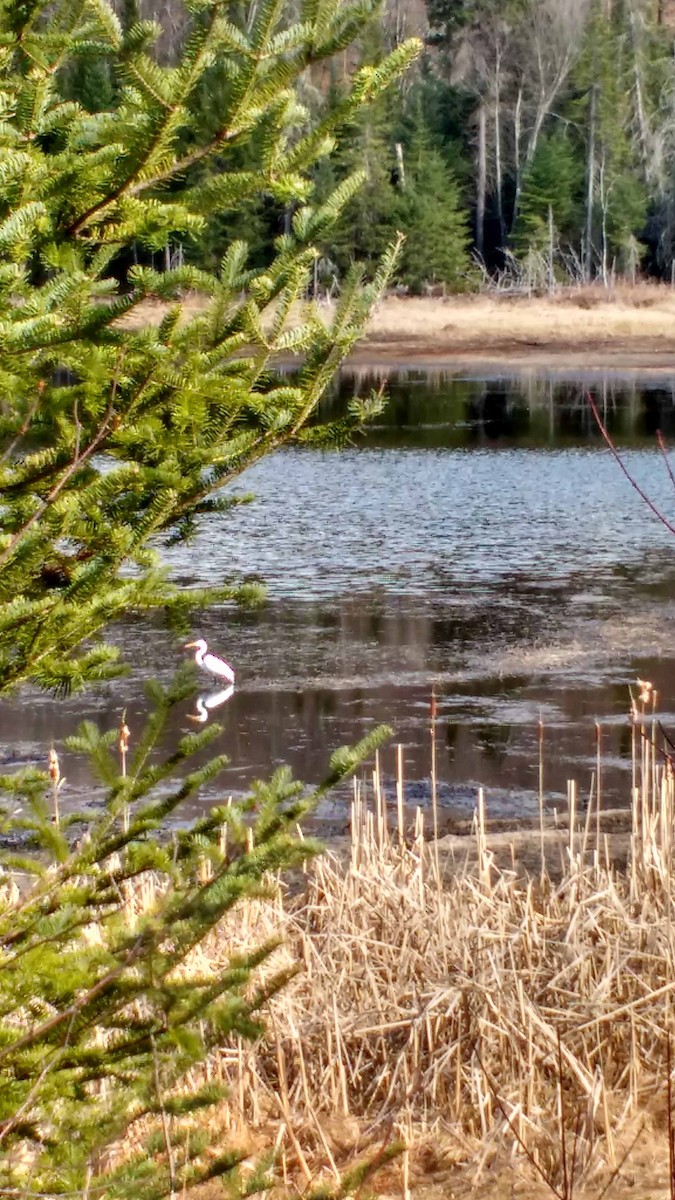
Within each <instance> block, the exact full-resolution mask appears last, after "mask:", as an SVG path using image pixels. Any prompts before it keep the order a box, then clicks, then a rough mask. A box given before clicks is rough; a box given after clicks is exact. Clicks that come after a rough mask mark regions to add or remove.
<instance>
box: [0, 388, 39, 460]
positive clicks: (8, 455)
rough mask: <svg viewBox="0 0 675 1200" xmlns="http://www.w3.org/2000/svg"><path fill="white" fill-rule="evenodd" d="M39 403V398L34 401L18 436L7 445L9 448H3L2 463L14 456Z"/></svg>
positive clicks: (0, 457) (0, 456)
mask: <svg viewBox="0 0 675 1200" xmlns="http://www.w3.org/2000/svg"><path fill="white" fill-rule="evenodd" d="M38 403H39V401H38V400H34V401H33V403H32V404H31V406H30V408H29V409H28V414H27V416H26V418H25V420H24V422H23V424H22V426H21V428H20V430H19V432H18V433H17V435H16V437H14V438H13V439H12V441H11V442H10V443H9V446H7V448H6V449H5V450H3V452H2V454H1V455H0V463H3V462H7V460H8V459H9V458H11V457H12V454H13V453H14V451H15V450H16V447H17V446H18V444H19V442H20V441H21V439H22V438H23V437H25V436H26V434H27V433H28V430H29V429H30V427H31V425H32V423H33V417H34V416H35V414H36V412H37V409H38Z"/></svg>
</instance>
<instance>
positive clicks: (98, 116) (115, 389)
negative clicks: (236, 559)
mask: <svg viewBox="0 0 675 1200" xmlns="http://www.w3.org/2000/svg"><path fill="white" fill-rule="evenodd" d="M193 15H194V20H193V27H192V32H191V35H190V37H189V39H188V41H187V44H186V45H185V47H184V51H183V54H182V57H181V59H180V61H179V62H178V64H177V65H175V66H174V67H170V68H169V67H162V66H160V65H159V64H158V63H157V61H156V60H155V59H154V58H153V56H152V52H151V51H152V43H153V39H154V38H155V37H156V35H157V32H158V31H157V29H156V27H155V26H154V25H153V24H152V23H148V22H137V23H135V24H133V25H131V27H129V28H127V29H123V27H122V25H121V24H120V22H119V20H118V19H117V17H116V15H115V13H114V11H113V9H112V7H111V6H110V5H109V3H108V2H107V0H85V3H83V4H82V5H73V4H71V3H69V2H67V0H61V2H58V0H57V3H54V2H53V0H48V2H47V0H28V2H24V0H21V2H20V0H4V2H3V3H2V5H0V249H1V251H2V264H1V265H0V390H1V392H2V396H3V407H2V411H1V412H0V438H1V439H2V445H3V446H4V453H3V454H2V460H1V461H0V489H1V490H2V497H3V504H2V510H1V520H0V687H1V688H7V687H9V686H11V685H13V684H15V683H17V682H19V681H21V680H25V679H33V680H35V681H37V682H38V683H39V684H41V685H43V686H45V687H51V688H56V689H62V690H67V689H70V688H74V687H78V686H80V685H82V684H83V683H84V682H86V681H87V680H95V679H101V678H103V677H105V676H106V675H107V674H109V673H110V672H111V671H113V670H115V669H116V655H115V652H114V650H113V649H112V648H111V647H109V646H106V645H101V644H97V643H96V642H94V643H93V644H90V646H89V648H88V649H87V650H86V651H85V652H78V647H79V646H80V645H81V643H82V642H83V640H84V639H89V640H90V643H91V639H95V638H96V635H97V634H98V633H99V631H100V630H101V628H102V627H103V626H104V625H105V624H106V623H107V622H108V621H110V620H111V619H112V618H113V617H115V616H116V615H118V614H120V613H122V612H125V611H128V610H129V609H152V608H158V607H161V608H163V609H166V608H168V609H172V608H173V609H174V610H176V611H177V612H181V611H184V610H185V606H186V604H187V603H188V600H187V599H186V597H185V595H184V594H183V593H179V592H178V591H177V590H176V589H174V588H173V587H172V586H171V585H170V583H169V582H168V581H167V579H166V578H165V575H164V573H163V571H162V567H161V559H160V554H159V551H160V548H161V544H162V541H163V540H165V539H166V538H172V539H187V538H189V536H190V534H191V533H192V531H193V530H194V528H195V523H196V522H197V521H198V520H200V519H201V520H204V519H208V517H209V516H210V515H211V514H213V513H214V512H217V511H219V510H221V509H222V508H223V507H226V506H227V504H228V503H229V502H230V501H228V499H227V497H226V496H224V495H223V492H222V489H223V488H224V487H226V485H227V484H229V483H230V482H231V481H233V480H235V479H236V478H238V477H239V476H240V474H241V473H242V471H243V470H245V468H246V467H247V466H248V465H250V464H251V463H253V462H255V461H256V460H257V459H259V458H260V457H261V456H262V455H264V454H267V453H270V452H271V451H273V450H275V449H276V448H278V447H279V446H281V445H283V444H285V443H288V442H290V441H293V440H297V439H299V438H300V437H301V436H302V431H303V426H304V425H305V423H306V421H307V419H308V417H309V416H310V415H311V413H312V412H313V410H314V408H315V406H316V403H317V401H318V400H319V398H320V396H321V395H322V393H323V391H324V389H325V388H326V386H327V384H328V382H329V381H330V379H331V378H332V376H333V374H334V372H335V370H336V369H337V367H338V366H339V365H340V363H341V362H342V361H343V359H344V357H345V355H346V354H347V353H348V352H349V350H350V349H351V347H352V346H353V344H354V342H355V340H356V339H357V338H358V336H359V335H360V333H361V331H362V329H363V325H364V322H365V319H366V317H367V315H368V313H369V310H370V307H371V306H372V304H373V302H374V301H375V300H376V299H377V297H378V295H379V294H380V293H381V291H382V289H383V287H384V286H385V283H386V280H387V277H388V273H389V272H390V270H391V267H392V265H393V261H394V257H395V249H394V248H392V249H390V250H389V251H388V252H387V253H385V255H384V258H383V262H382V264H381V267H380V269H379V270H378V272H377V273H376V275H375V277H374V279H373V280H372V282H371V283H370V284H369V285H368V286H367V287H360V286H359V284H358V282H356V281H355V283H354V286H352V287H349V288H347V289H345V292H344V294H343V297H342V302H341V305H340V309H339V311H338V313H337V314H336V317H335V320H334V322H333V323H332V324H331V325H329V326H326V325H325V324H324V322H323V321H322V320H320V319H319V316H318V314H317V312H316V311H315V310H314V309H313V308H311V307H309V306H307V307H306V309H305V310H304V315H303V316H302V319H301V320H300V321H298V320H297V311H298V302H299V301H300V299H301V297H302V296H303V293H304V289H305V287H306V284H307V280H308V277H309V275H310V273H311V268H312V264H313V261H314V257H315V253H316V251H315V245H316V243H317V240H319V239H321V238H324V237H325V236H326V234H327V231H328V229H329V228H330V226H331V225H332V224H333V223H334V222H335V220H336V219H337V217H338V215H339V211H340V206H341V204H342V203H343V202H344V200H345V198H346V195H348V194H350V188H351V187H352V186H354V187H355V186H357V184H358V182H359V178H360V177H357V178H356V179H355V180H354V181H353V183H352V184H350V185H349V187H348V188H347V192H346V193H341V194H339V195H336V196H333V197H329V198H327V199H325V200H324V201H323V203H321V204H318V205H317V204H316V203H314V202H313V197H312V182H311V170H312V168H313V167H314V165H315V163H316V161H317V160H318V159H320V158H321V157H322V156H325V155H326V154H329V153H330V152H331V151H332V149H333V148H334V145H335V138H336V134H337V133H338V132H339V131H340V130H341V129H342V128H343V127H344V125H345V123H346V122H350V121H353V120H354V119H356V117H357V115H358V113H359V112H360V111H361V109H362V108H363V106H364V105H367V104H368V103H370V102H371V101H373V100H374V99H376V98H377V97H378V96H379V95H380V94H381V92H382V90H383V89H384V88H386V87H387V86H388V84H390V83H391V81H392V80H394V79H395V78H397V76H398V75H400V73H401V72H402V71H404V70H405V68H406V67H407V65H408V64H409V63H410V61H411V59H412V58H413V57H414V55H415V54H416V53H417V46H416V45H415V44H414V43H407V44H405V45H404V46H401V47H399V48H398V49H397V50H395V51H394V52H393V53H392V54H391V55H389V56H388V57H387V58H386V59H384V60H383V61H382V62H380V63H378V64H377V65H376V66H363V67H362V68H360V69H359V70H358V71H357V72H356V73H355V74H354V76H353V78H352V79H351V81H350V85H349V88H348V89H347V90H346V91H345V92H344V94H343V96H342V97H341V99H340V102H339V103H338V104H336V105H335V106H334V107H333V108H332V109H330V110H328V109H327V110H326V111H324V112H322V114H321V117H320V119H319V120H316V121H312V120H310V118H309V115H308V113H307V111H306V110H305V109H303V107H302V106H301V105H300V104H299V102H298V99H297V90H296V86H295V85H296V84H297V81H298V79H299V78H300V76H301V75H302V73H303V72H304V71H306V70H307V68H308V67H310V66H311V65H313V64H315V63H318V62H320V61H322V60H325V59H327V58H330V57H331V56H333V55H335V54H337V53H339V52H341V51H343V50H344V49H345V48H346V47H347V46H348V45H349V44H350V43H351V42H352V41H353V39H354V37H355V36H356V34H357V33H358V31H359V29H360V28H362V27H363V25H364V24H365V23H366V22H367V21H368V20H370V19H372V10H371V9H370V8H369V5H368V3H366V4H363V3H360V2H359V3H356V2H354V3H346V4H343V5H335V4H332V3H321V2H317V0H306V2H305V3H304V4H303V6H302V8H301V11H300V12H299V14H298V15H297V18H296V17H294V18H292V19H291V18H289V17H288V15H287V10H286V8H285V5H284V4H283V3H282V2H281V0H260V2H259V3H257V4H256V5H255V8H254V9H253V8H252V9H251V10H250V16H251V20H250V21H249V20H248V15H249V14H248V13H247V19H246V20H243V21H241V22H239V23H235V21H234V20H233V19H232V18H231V16H230V10H229V8H228V6H226V5H224V4H223V3H220V2H219V0H195V3H194V6H193ZM102 60H104V61H105V62H106V63H107V64H109V68H108V69H109V72H110V77H111V80H112V86H113V87H114V94H115V98H116V99H115V105H114V107H113V108H107V109H105V108H104V109H103V110H101V111H91V110H90V109H88V108H87V107H85V105H84V103H83V102H82V101H81V100H73V99H72V98H67V94H66V93H67V87H66V82H65V81H67V80H68V79H69V78H71V79H72V73H73V71H74V70H75V68H76V67H77V66H78V64H81V63H87V62H89V63H92V62H96V61H102ZM215 67H219V68H220V69H221V70H224V71H225V72H226V73H227V76H228V80H229V88H228V91H227V95H226V97H225V100H224V102H223V103H222V104H221V106H220V116H219V120H218V123H217V127H216V128H211V129H209V130H208V131H207V132H206V133H205V132H204V130H203V128H202V126H201V125H200V122H199V119H198V106H197V105H195V104H194V103H193V101H194V98H195V96H196V95H197V93H198V90H199V88H200V85H201V84H202V82H203V80H204V78H205V76H206V74H207V73H208V72H210V71H213V70H214V68H215ZM247 150H248V151H249V152H248V153H246V154H245V153H244V151H247ZM229 153H231V154H232V165H233V166H234V168H235V169H232V170H228V169H225V168H226V166H227V161H228V157H227V156H228V154H229ZM216 157H217V158H218V161H219V163H220V164H221V166H222V168H223V169H220V170H218V171H217V172H211V173H205V172H204V171H203V170H202V169H201V168H203V167H204V165H205V164H208V163H209V162H211V161H212V160H215V159H216ZM242 157H243V160H244V161H245V162H246V166H245V168H241V166H240V163H241V161H242ZM259 196H265V197H269V198H271V200H272V201H273V202H275V203H277V204H279V205H282V206H284V207H285V208H286V209H287V210H288V211H289V212H292V213H293V214H294V215H293V218H292V221H291V222H290V225H289V229H288V231H287V232H286V233H284V234H282V235H281V236H279V237H278V238H277V239H276V242H275V246H274V253H273V256H272V258H271V260H270V261H269V262H268V263H267V264H266V266H265V267H264V268H263V267H258V268H253V267H251V266H250V265H249V255H248V248H247V246H246V244H245V243H243V242H241V241H239V240H237V241H233V242H231V243H230V244H229V245H228V246H227V247H226V248H225V252H224V254H223V257H222V260H221V262H220V264H219V266H218V269H217V270H215V271H213V272H209V271H204V270H201V269H199V268H197V267H195V266H182V267H177V268H175V269H172V270H167V271H164V272H158V271H156V270H154V269H152V267H151V266H150V265H148V263H147V262H146V263H145V264H143V262H142V256H143V254H145V255H146V256H147V255H148V254H151V253H152V252H154V251H157V250H163V249H164V248H165V247H166V246H167V244H168V243H169V242H170V241H171V239H175V238H177V237H186V236H190V235H195V236H198V235H199V234H200V231H202V230H203V229H204V226H205V223H206V222H207V221H208V220H209V219H210V218H211V217H212V216H213V215H214V214H217V213H219V212H222V211H224V210H233V209H237V208H238V207H241V206H242V205H244V204H246V203H248V202H249V201H250V200H251V199H252V198H255V197H259ZM139 250H140V255H139V253H138V251H139ZM134 252H135V253H136V254H137V257H139V263H138V265H133V253H134ZM124 263H130V264H131V265H130V266H129V267H128V268H124V266H122V267H120V264H124ZM120 271H121V274H122V278H121V279H120V278H119V276H120ZM188 292H189V293H195V294H197V295H198V296H199V297H200V298H201V299H202V301H203V306H201V307H198V308H197V311H196V313H194V315H193V314H192V309H191V308H190V306H189V305H185V304H184V303H183V299H184V297H185V295H186V293H188ZM151 301H161V302H163V305H164V308H163V310H162V312H161V318H160V319H157V320H155V321H150V322H149V321H148V319H147V307H146V308H144V307H143V306H144V305H146V306H147V304H148V303H149V302H151ZM193 307H194V306H193ZM282 353H283V354H292V355H302V367H301V370H300V371H299V373H298V375H297V376H296V377H295V379H294V381H293V383H292V384H288V383H287V382H285V383H284V384H283V386H280V385H279V384H278V382H277V381H276V379H275V377H274V374H273V372H272V370H271V368H272V366H273V364H274V361H275V358H276V357H277V356H279V355H280V354H282ZM357 422H358V417H357V416H355V417H354V423H355V424H356V423H357ZM216 594H218V595H220V596H221V597H231V596H235V597H238V598H245V595H246V593H245V592H242V591H241V590H239V591H237V589H236V588H235V589H233V588H232V587H231V586H228V585H227V583H226V581H224V583H223V587H222V588H221V589H220V590H215V591H211V592H209V593H195V594H194V595H193V596H192V597H191V598H190V599H191V602H192V603H194V604H197V603H200V602H204V601H205V600H208V599H213V598H214V596H215V595H216Z"/></svg>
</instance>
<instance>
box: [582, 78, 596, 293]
mask: <svg viewBox="0 0 675 1200" xmlns="http://www.w3.org/2000/svg"><path fill="white" fill-rule="evenodd" d="M597 89H598V85H597V84H596V83H594V84H593V85H592V87H591V96H590V105H589V114H588V160H587V164H586V228H585V231H584V253H583V265H584V277H585V279H586V281H587V282H588V281H590V279H591V275H592V272H593V206H594V203H595V124H596V113H597V105H598V90H597Z"/></svg>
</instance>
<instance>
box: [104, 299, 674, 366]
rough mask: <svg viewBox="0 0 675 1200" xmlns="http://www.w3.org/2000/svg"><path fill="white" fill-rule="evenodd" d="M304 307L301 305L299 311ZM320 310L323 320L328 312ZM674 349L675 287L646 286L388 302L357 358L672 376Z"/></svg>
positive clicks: (152, 312)
mask: <svg viewBox="0 0 675 1200" xmlns="http://www.w3.org/2000/svg"><path fill="white" fill-rule="evenodd" d="M201 306H202V301H201V300H200V298H199V297H197V296H188V297H186V299H185V301H184V304H183V307H184V311H185V313H186V315H194V314H195V313H197V312H199V310H200V308H201ZM300 311H301V309H300V306H299V307H298V315H300ZM321 311H323V313H324V314H325V315H326V318H327V317H328V316H329V315H330V313H331V311H332V306H331V305H330V304H329V305H326V306H325V307H324V308H323V309H322V310H321ZM163 313H164V307H163V306H162V305H159V304H155V305H153V304H146V305H143V306H141V307H140V308H139V309H137V310H136V311H135V312H134V313H133V316H132V317H130V318H128V322H127V323H129V324H131V325H133V326H134V327H137V328H139V327H142V326H143V325H144V324H149V323H156V322H158V321H159V320H161V317H162V315H163ZM674 353H675V291H673V289H672V288H670V287H667V286H665V285H660V284H646V283H645V284H638V285H636V286H635V287H632V286H630V285H627V284H616V285H614V286H613V287H612V288H611V289H606V288H603V287H599V286H598V287H590V286H589V287H585V288H568V289H563V290H561V291H559V292H557V293H555V294H554V295H552V296H543V297H537V296H530V297H525V296H523V297H517V296H508V295H499V294H481V295H470V294H467V295H460V296H448V297H447V298H445V299H442V298H437V299H431V298H430V299H426V298H397V297H394V296H389V297H387V298H385V299H384V300H383V301H382V302H381V303H380V304H379V305H378V308H377V310H376V311H375V313H374V314H373V316H372V319H371V321H370V324H369V326H368V330H367V333H366V336H365V338H364V340H363V342H362V343H361V345H360V346H359V347H357V349H356V351H355V352H354V355H353V361H354V362H355V363H358V364H362V365H369V364H372V365H375V364H386V363H388V362H393V363H396V362H415V361H417V362H421V363H434V362H438V361H439V360H442V359H444V358H447V359H448V360H456V361H457V360H458V361H461V362H465V361H473V362H476V363H479V362H483V361H486V360H492V359H495V358H497V359H505V360H508V361H512V362H513V363H514V364H515V363H528V362H529V363H531V364H533V365H539V364H542V363H549V364H550V365H554V366H555V365H556V363H560V364H564V365H566V366H567V367H571V366H579V367H582V366H586V367H587V366H589V365H594V364H595V365H598V366H601V365H603V364H607V363H613V364H614V365H617V366H624V367H626V368H629V367H631V366H635V367H642V368H643V369H650V368H660V369H664V370H665V369H671V370H672V356H673V354H674ZM589 355H592V356H593V360H592V362H589Z"/></svg>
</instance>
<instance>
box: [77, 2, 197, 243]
mask: <svg viewBox="0 0 675 1200" xmlns="http://www.w3.org/2000/svg"><path fill="white" fill-rule="evenodd" d="M218 10H219V5H214V7H213V9H212V11H211V15H210V18H209V23H208V27H207V29H206V30H205V33H204V45H205V44H206V43H207V42H208V39H209V38H210V37H211V35H212V33H213V29H214V26H215V23H216V20H217V17H218ZM193 84H194V80H192V81H190V80H188V82H187V84H186V87H185V92H184V95H183V98H182V101H180V102H174V103H173V104H171V105H164V108H165V114H166V115H165V120H164V121H163V123H162V124H161V125H160V127H159V129H158V130H157V131H156V132H155V136H154V137H153V138H152V140H151V141H150V143H149V145H148V146H147V148H146V151H145V154H144V155H143V158H142V159H141V162H140V163H138V164H137V165H136V166H135V167H134V170H133V171H132V172H131V174H130V175H128V176H127V178H126V179H124V180H123V181H122V182H121V183H120V184H119V185H118V187H117V188H115V189H114V190H113V191H112V192H111V193H110V194H109V195H108V196H105V197H104V198H103V199H102V200H99V201H97V202H96V204H92V205H91V206H90V208H89V209H87V211H86V212H84V213H83V214H82V215H81V216H80V217H78V219H77V221H75V222H74V223H73V224H72V225H70V226H69V227H68V229H67V230H66V236H70V237H76V236H77V235H78V234H79V233H82V230H83V229H85V228H86V226H87V225H88V224H89V222H90V221H91V219H92V217H95V216H97V215H98V214H99V213H101V212H105V210H106V209H107V208H109V207H110V206H111V204H116V203H117V201H118V200H120V199H121V197H122V196H124V195H125V194H126V193H127V192H129V194H130V195H132V196H134V195H136V193H137V189H136V188H131V185H132V184H133V181H134V179H136V178H137V177H138V175H139V173H140V172H141V171H142V170H143V167H144V166H145V164H146V163H147V162H149V160H150V157H151V155H152V153H153V151H154V150H155V148H156V146H157V145H158V144H159V143H160V142H161V139H162V138H163V137H164V134H165V133H166V128H167V125H168V124H169V121H170V120H171V119H172V117H174V116H175V114H176V113H177V112H178V109H179V108H180V105H181V103H184V101H185V99H186V98H187V95H188V94H189V92H190V90H191V88H192V86H193ZM180 169H181V168H180V165H179V164H177V165H175V166H174V167H172V169H171V170H170V171H169V172H168V173H166V172H165V173H164V175H163V176H158V178H157V180H155V181H153V183H152V184H151V185H150V186H153V185H154V182H161V181H162V179H163V178H167V179H170V178H172V177H173V176H174V175H175V174H176V172H177V171H179V170H180ZM141 190H142V189H141Z"/></svg>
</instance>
